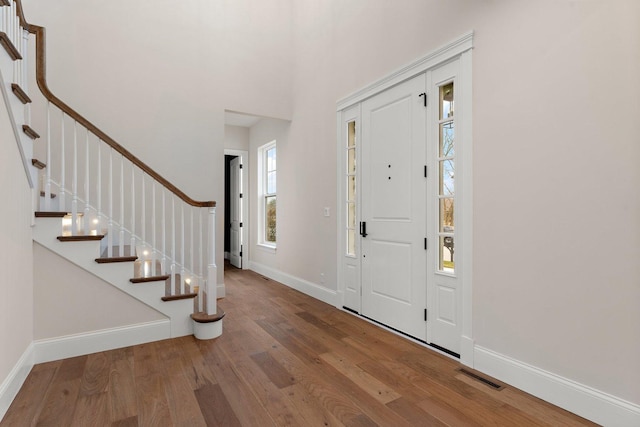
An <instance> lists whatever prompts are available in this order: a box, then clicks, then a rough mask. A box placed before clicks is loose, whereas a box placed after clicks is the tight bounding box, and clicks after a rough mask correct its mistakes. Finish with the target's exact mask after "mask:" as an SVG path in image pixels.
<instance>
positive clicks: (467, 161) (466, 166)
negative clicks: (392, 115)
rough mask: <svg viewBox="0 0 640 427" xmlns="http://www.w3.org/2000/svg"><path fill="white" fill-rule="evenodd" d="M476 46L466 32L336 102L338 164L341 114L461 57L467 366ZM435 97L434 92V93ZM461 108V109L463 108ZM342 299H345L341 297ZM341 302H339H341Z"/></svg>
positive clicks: (465, 351)
mask: <svg viewBox="0 0 640 427" xmlns="http://www.w3.org/2000/svg"><path fill="white" fill-rule="evenodd" d="M472 49H473V32H469V33H466V34H463V35H462V36H461V37H459V38H457V39H455V40H453V41H451V42H450V43H448V44H446V45H444V46H441V47H440V48H438V49H435V50H434V51H432V52H431V53H429V54H427V55H425V56H424V57H422V58H419V59H417V60H416V61H414V62H412V63H410V64H408V65H406V66H404V67H402V68H400V69H398V70H396V71H395V72H393V73H391V74H389V75H388V76H386V77H383V78H382V79H380V80H378V81H375V82H373V83H372V84H370V85H368V86H366V87H364V88H362V89H360V90H358V91H356V92H354V93H352V94H351V95H348V96H346V97H344V98H342V99H340V100H339V101H338V102H337V104H336V111H337V118H338V120H337V123H338V131H337V132H338V133H337V135H338V138H337V139H338V140H337V153H338V165H342V164H343V162H344V160H343V159H342V156H343V150H342V148H343V147H342V145H343V139H342V137H341V135H342V132H343V129H342V126H343V125H344V123H343V120H342V119H341V113H342V112H343V111H344V110H346V109H347V108H349V107H353V106H355V105H357V104H359V103H360V102H362V101H364V100H365V99H367V98H370V97H372V96H374V95H376V94H378V93H381V92H383V91H384V90H386V89H388V88H390V87H392V86H394V85H396V84H398V83H401V82H403V81H405V80H408V79H410V78H412V77H414V76H416V75H418V74H421V73H425V72H428V71H430V70H432V69H434V68H436V67H437V66H439V65H442V64H444V63H446V62H447V61H451V60H453V59H458V60H459V61H460V74H459V76H458V78H457V85H458V88H459V93H460V94H461V96H462V98H461V99H459V102H460V104H462V105H464V110H465V115H464V116H461V117H459V118H458V119H457V120H458V126H459V127H460V135H463V138H464V147H465V148H466V149H462V150H460V151H459V152H458V156H459V157H458V162H459V166H458V167H459V169H460V170H461V176H457V177H456V178H457V179H456V181H457V183H458V185H459V191H460V194H459V201H458V202H457V203H459V204H460V205H461V206H460V207H461V208H462V212H460V211H457V212H460V214H458V215H457V222H458V224H459V230H457V231H458V233H459V240H460V243H463V245H464V248H465V249H462V248H461V250H460V254H459V256H460V258H459V259H460V260H461V262H460V264H461V265H460V268H459V272H457V273H458V277H459V278H460V281H461V292H462V320H461V322H462V334H461V345H460V361H461V362H462V363H463V364H465V365H467V366H471V367H473V366H474V361H473V357H474V341H473V322H472V294H473V293H472V261H473V260H472V258H473V254H472V248H473V241H472V237H473V230H472V212H473V205H472V203H473V193H472V183H473V179H472V177H473V175H472V169H471V166H472V160H473V157H472V146H473V143H472V123H471V99H472V98H471V92H472V90H471V89H472V88H471V84H472V78H471V77H472V75H471V71H472V69H471V65H472V64H471V51H472ZM431 97H432V98H434V97H433V95H432V96H431ZM461 110H462V109H459V111H461ZM340 172H341V170H340V168H339V171H338V177H339V178H338V205H337V206H341V205H342V201H343V200H344V191H345V190H344V188H343V187H344V186H343V185H342V184H343V183H342V179H341V178H340ZM342 216H344V213H343V214H342V215H340V216H339V218H338V221H337V223H338V236H339V237H338V242H339V243H340V242H343V241H344V239H343V236H344V233H345V231H344V224H345V220H344V219H343V218H342ZM342 256H343V248H342V247H341V246H340V245H339V246H338V266H339V267H338V293H339V294H344V270H343V268H341V266H342ZM340 300H342V298H340ZM341 302H342V301H340V302H339V304H340V303H341Z"/></svg>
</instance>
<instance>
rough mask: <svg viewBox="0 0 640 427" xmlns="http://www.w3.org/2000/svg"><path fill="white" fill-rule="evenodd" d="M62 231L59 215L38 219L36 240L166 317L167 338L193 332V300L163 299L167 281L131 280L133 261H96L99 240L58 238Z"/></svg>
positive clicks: (34, 235)
mask: <svg viewBox="0 0 640 427" xmlns="http://www.w3.org/2000/svg"><path fill="white" fill-rule="evenodd" d="M61 230H62V226H61V219H60V218H36V226H35V227H34V228H33V240H34V241H36V242H37V243H39V244H40V245H42V246H44V247H45V248H47V249H49V250H51V251H53V252H54V253H56V254H58V255H60V256H61V257H63V258H65V259H66V260H68V261H69V262H71V263H73V264H75V265H77V266H78V267H80V268H82V269H84V270H86V271H88V272H89V273H91V274H93V275H95V276H96V277H99V278H100V279H102V280H104V281H105V282H107V283H110V284H111V285H113V286H115V287H116V288H118V289H120V290H121V291H123V292H125V293H127V294H129V295H131V296H132V297H134V298H135V299H137V300H138V301H140V302H142V303H144V304H146V305H148V306H149V307H152V308H153V309H155V310H157V311H159V312H160V313H162V314H164V315H165V316H167V317H168V318H169V320H170V323H171V332H170V336H168V337H166V338H174V337H180V336H184V335H191V334H193V322H192V321H191V317H190V315H191V313H192V312H193V299H191V298H189V299H183V300H175V301H170V302H165V301H162V300H161V297H162V295H163V294H164V286H165V282H164V281H161V282H160V281H159V282H146V283H135V284H134V283H131V282H130V281H129V279H131V278H132V277H133V263H131V262H117V263H105V264H99V263H97V262H95V259H96V258H98V257H100V241H99V240H94V241H80V242H60V241H59V240H58V239H57V238H58V236H59V235H60V234H61Z"/></svg>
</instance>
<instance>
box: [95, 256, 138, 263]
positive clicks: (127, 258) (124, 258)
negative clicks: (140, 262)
mask: <svg viewBox="0 0 640 427" xmlns="http://www.w3.org/2000/svg"><path fill="white" fill-rule="evenodd" d="M137 259H138V257H137V256H115V257H102V258H96V262H97V263H98V264H108V263H111V262H131V261H135V260H137Z"/></svg>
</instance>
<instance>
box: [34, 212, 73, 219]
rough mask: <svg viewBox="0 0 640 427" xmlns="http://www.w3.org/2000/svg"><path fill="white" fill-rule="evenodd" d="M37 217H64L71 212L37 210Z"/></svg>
mask: <svg viewBox="0 0 640 427" xmlns="http://www.w3.org/2000/svg"><path fill="white" fill-rule="evenodd" d="M35 215H36V218H64V217H65V216H67V215H69V212H47V211H37V212H36V213H35Z"/></svg>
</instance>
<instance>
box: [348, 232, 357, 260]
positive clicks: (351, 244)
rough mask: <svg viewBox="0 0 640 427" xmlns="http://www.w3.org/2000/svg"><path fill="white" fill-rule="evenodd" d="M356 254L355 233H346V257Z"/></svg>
mask: <svg viewBox="0 0 640 427" xmlns="http://www.w3.org/2000/svg"><path fill="white" fill-rule="evenodd" d="M355 254H356V231H355V230H349V231H348V232H347V255H355Z"/></svg>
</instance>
